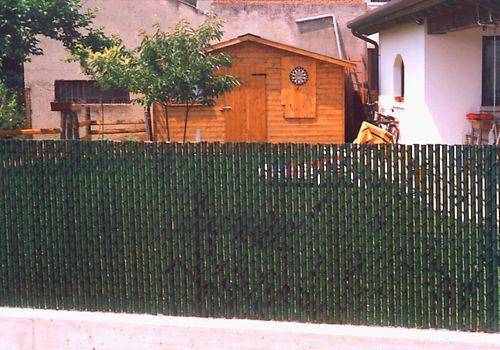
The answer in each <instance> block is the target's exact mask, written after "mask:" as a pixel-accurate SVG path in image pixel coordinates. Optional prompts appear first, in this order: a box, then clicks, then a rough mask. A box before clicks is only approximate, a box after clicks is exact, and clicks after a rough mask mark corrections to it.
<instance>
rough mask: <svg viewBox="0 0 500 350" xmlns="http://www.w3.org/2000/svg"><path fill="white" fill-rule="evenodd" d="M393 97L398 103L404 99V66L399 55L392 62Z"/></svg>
mask: <svg viewBox="0 0 500 350" xmlns="http://www.w3.org/2000/svg"><path fill="white" fill-rule="evenodd" d="M394 97H395V98H396V100H400V101H399V102H402V101H403V99H404V97H405V64H404V62H403V58H402V57H401V55H397V56H396V59H395V60H394Z"/></svg>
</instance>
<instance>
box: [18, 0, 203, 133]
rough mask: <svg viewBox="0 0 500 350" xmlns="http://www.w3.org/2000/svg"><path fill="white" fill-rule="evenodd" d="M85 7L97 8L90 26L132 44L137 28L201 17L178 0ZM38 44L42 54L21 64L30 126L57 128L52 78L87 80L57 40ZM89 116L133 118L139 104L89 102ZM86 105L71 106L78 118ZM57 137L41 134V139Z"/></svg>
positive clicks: (99, 2) (88, 1)
mask: <svg viewBox="0 0 500 350" xmlns="http://www.w3.org/2000/svg"><path fill="white" fill-rule="evenodd" d="M82 3H83V4H84V6H85V7H86V8H96V7H97V8H98V12H97V17H96V19H95V20H94V27H105V31H106V33H108V34H119V35H120V36H121V37H122V39H123V40H124V42H125V44H126V45H129V46H131V47H133V46H136V45H137V44H138V43H139V42H140V38H139V36H138V33H139V30H141V29H146V30H148V29H151V26H152V24H154V23H160V25H161V27H162V28H163V29H165V30H166V29H168V27H170V26H171V25H172V24H174V23H176V22H177V21H178V20H179V18H181V17H185V18H187V19H188V20H189V21H190V22H191V23H192V24H193V25H197V24H198V23H200V22H201V21H202V20H203V19H204V18H205V15H204V14H203V12H202V11H200V10H198V9H196V8H195V7H193V6H191V5H189V4H186V3H183V2H180V1H178V0H147V1H145V0H143V1H137V0H83V1H82ZM40 47H41V48H42V49H43V50H44V52H45V54H44V55H42V56H35V57H32V59H31V62H29V63H27V64H25V68H24V70H25V87H26V88H29V89H30V90H31V106H28V107H31V112H32V127H33V128H55V127H60V119H61V115H60V112H52V111H51V110H50V102H52V101H54V98H55V96H54V81H55V80H88V79H89V78H88V77H86V76H85V75H83V74H82V73H81V70H80V66H79V64H78V63H67V62H65V59H66V57H67V54H66V51H65V50H64V48H63V46H62V44H61V43H59V42H57V41H55V40H52V39H48V38H45V37H41V38H40ZM89 106H90V107H91V113H92V119H101V118H104V119H125V118H127V119H136V118H142V117H143V115H144V113H143V107H142V106H139V105H123V104H121V105H111V104H106V105H104V106H100V105H95V104H94V105H89ZM86 107H87V106H84V105H80V106H75V107H74V109H75V110H76V111H77V112H78V117H79V119H80V120H82V117H83V115H84V113H85V109H86ZM80 131H82V130H80ZM48 137H55V138H57V137H58V136H57V135H55V136H49V135H45V136H43V138H48Z"/></svg>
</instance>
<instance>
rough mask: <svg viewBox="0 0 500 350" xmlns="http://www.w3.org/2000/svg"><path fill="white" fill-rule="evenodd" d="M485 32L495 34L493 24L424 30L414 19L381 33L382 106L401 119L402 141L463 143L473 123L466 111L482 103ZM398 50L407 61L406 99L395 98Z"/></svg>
mask: <svg viewBox="0 0 500 350" xmlns="http://www.w3.org/2000/svg"><path fill="white" fill-rule="evenodd" d="M485 35H493V31H492V29H486V30H483V29H482V28H473V29H468V30H461V31H456V32H450V33H447V34H442V35H436V34H435V35H428V34H427V33H426V26H425V25H417V24H406V25H400V26H397V27H393V28H391V29H389V30H384V31H382V32H381V33H380V62H381V66H380V91H381V92H380V95H381V96H380V106H381V108H382V111H383V112H385V113H386V114H390V115H394V116H396V117H398V118H399V119H400V130H401V140H400V141H401V143H405V144H414V143H419V144H435V143H444V144H463V143H465V141H466V134H468V133H470V128H471V126H470V123H469V122H468V121H467V119H466V117H465V116H466V114H467V113H471V112H479V110H480V106H481V82H482V36H485ZM398 54H400V55H401V56H402V58H403V61H404V65H405V96H404V103H398V102H396V101H395V99H394V96H395V92H394V61H395V59H396V56H397V55H398Z"/></svg>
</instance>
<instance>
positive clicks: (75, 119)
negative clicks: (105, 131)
mask: <svg viewBox="0 0 500 350" xmlns="http://www.w3.org/2000/svg"><path fill="white" fill-rule="evenodd" d="M71 114H72V115H73V118H71V121H72V125H71V129H73V139H74V140H79V139H80V129H79V125H78V112H77V111H73V112H71Z"/></svg>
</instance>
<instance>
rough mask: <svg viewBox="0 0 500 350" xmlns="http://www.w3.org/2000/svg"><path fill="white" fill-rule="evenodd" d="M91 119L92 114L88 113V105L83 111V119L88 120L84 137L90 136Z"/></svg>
mask: <svg viewBox="0 0 500 350" xmlns="http://www.w3.org/2000/svg"><path fill="white" fill-rule="evenodd" d="M91 119H92V116H91V114H90V107H87V109H86V111H85V118H84V120H85V121H86V122H89V123H88V125H86V126H85V137H90V138H92V137H91V130H92V126H91V124H90V120H91Z"/></svg>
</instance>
